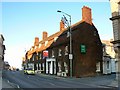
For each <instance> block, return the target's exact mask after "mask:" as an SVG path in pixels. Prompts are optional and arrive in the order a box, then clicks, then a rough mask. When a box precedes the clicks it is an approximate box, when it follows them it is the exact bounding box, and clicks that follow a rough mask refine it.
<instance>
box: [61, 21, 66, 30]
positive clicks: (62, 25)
mask: <svg viewBox="0 0 120 90" xmlns="http://www.w3.org/2000/svg"><path fill="white" fill-rule="evenodd" d="M64 29H65V25H64V22H63V21H62V20H61V21H60V31H62V30H64Z"/></svg>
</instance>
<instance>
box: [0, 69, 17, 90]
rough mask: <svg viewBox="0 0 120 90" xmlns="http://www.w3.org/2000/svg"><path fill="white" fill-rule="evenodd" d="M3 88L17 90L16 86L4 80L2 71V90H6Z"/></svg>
mask: <svg viewBox="0 0 120 90" xmlns="http://www.w3.org/2000/svg"><path fill="white" fill-rule="evenodd" d="M3 88H5V89H11V90H15V88H17V87H16V86H15V85H14V84H12V83H10V82H9V81H7V80H5V79H3V78H2V71H0V90H4V89H3Z"/></svg>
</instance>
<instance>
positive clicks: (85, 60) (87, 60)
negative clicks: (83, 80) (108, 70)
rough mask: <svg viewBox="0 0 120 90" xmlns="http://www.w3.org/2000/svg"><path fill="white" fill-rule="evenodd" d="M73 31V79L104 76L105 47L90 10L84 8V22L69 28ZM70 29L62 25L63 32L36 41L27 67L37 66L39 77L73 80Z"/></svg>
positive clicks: (29, 54) (61, 23) (28, 56)
mask: <svg viewBox="0 0 120 90" xmlns="http://www.w3.org/2000/svg"><path fill="white" fill-rule="evenodd" d="M70 28H71V30H72V53H73V60H72V76H73V77H86V76H95V75H96V74H97V73H102V55H103V51H102V43H101V40H100V38H99V34H98V31H97V29H96V27H95V26H94V24H93V23H92V12H91V9H90V8H89V7H86V6H84V7H83V8H82V20H81V21H79V22H77V23H75V24H73V25H71V26H70ZM68 31H69V29H68V28H65V25H64V23H63V21H62V20H61V21H60V31H58V32H56V33H55V34H53V35H51V36H49V37H48V33H47V32H43V38H42V40H41V41H39V38H38V37H36V38H35V42H34V45H33V46H32V47H31V48H30V50H29V51H27V53H26V55H25V60H24V64H27V63H34V69H35V70H36V71H38V72H40V73H45V74H54V75H58V76H64V77H67V76H70V60H69V48H70V45H69V34H68Z"/></svg>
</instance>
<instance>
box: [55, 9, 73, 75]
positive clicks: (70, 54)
mask: <svg viewBox="0 0 120 90" xmlns="http://www.w3.org/2000/svg"><path fill="white" fill-rule="evenodd" d="M57 12H60V13H63V14H65V15H67V16H69V19H70V21H69V24H68V27H69V32H70V33H69V34H70V37H69V38H70V52H69V60H70V77H72V60H73V54H72V31H71V15H69V14H67V13H65V12H63V11H60V10H58V11H57ZM64 18H65V17H64ZM65 20H66V21H67V19H66V18H65ZM67 22H68V21H67Z"/></svg>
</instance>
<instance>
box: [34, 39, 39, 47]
mask: <svg viewBox="0 0 120 90" xmlns="http://www.w3.org/2000/svg"><path fill="white" fill-rule="evenodd" d="M38 45H39V37H35V42H34V46H38Z"/></svg>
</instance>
